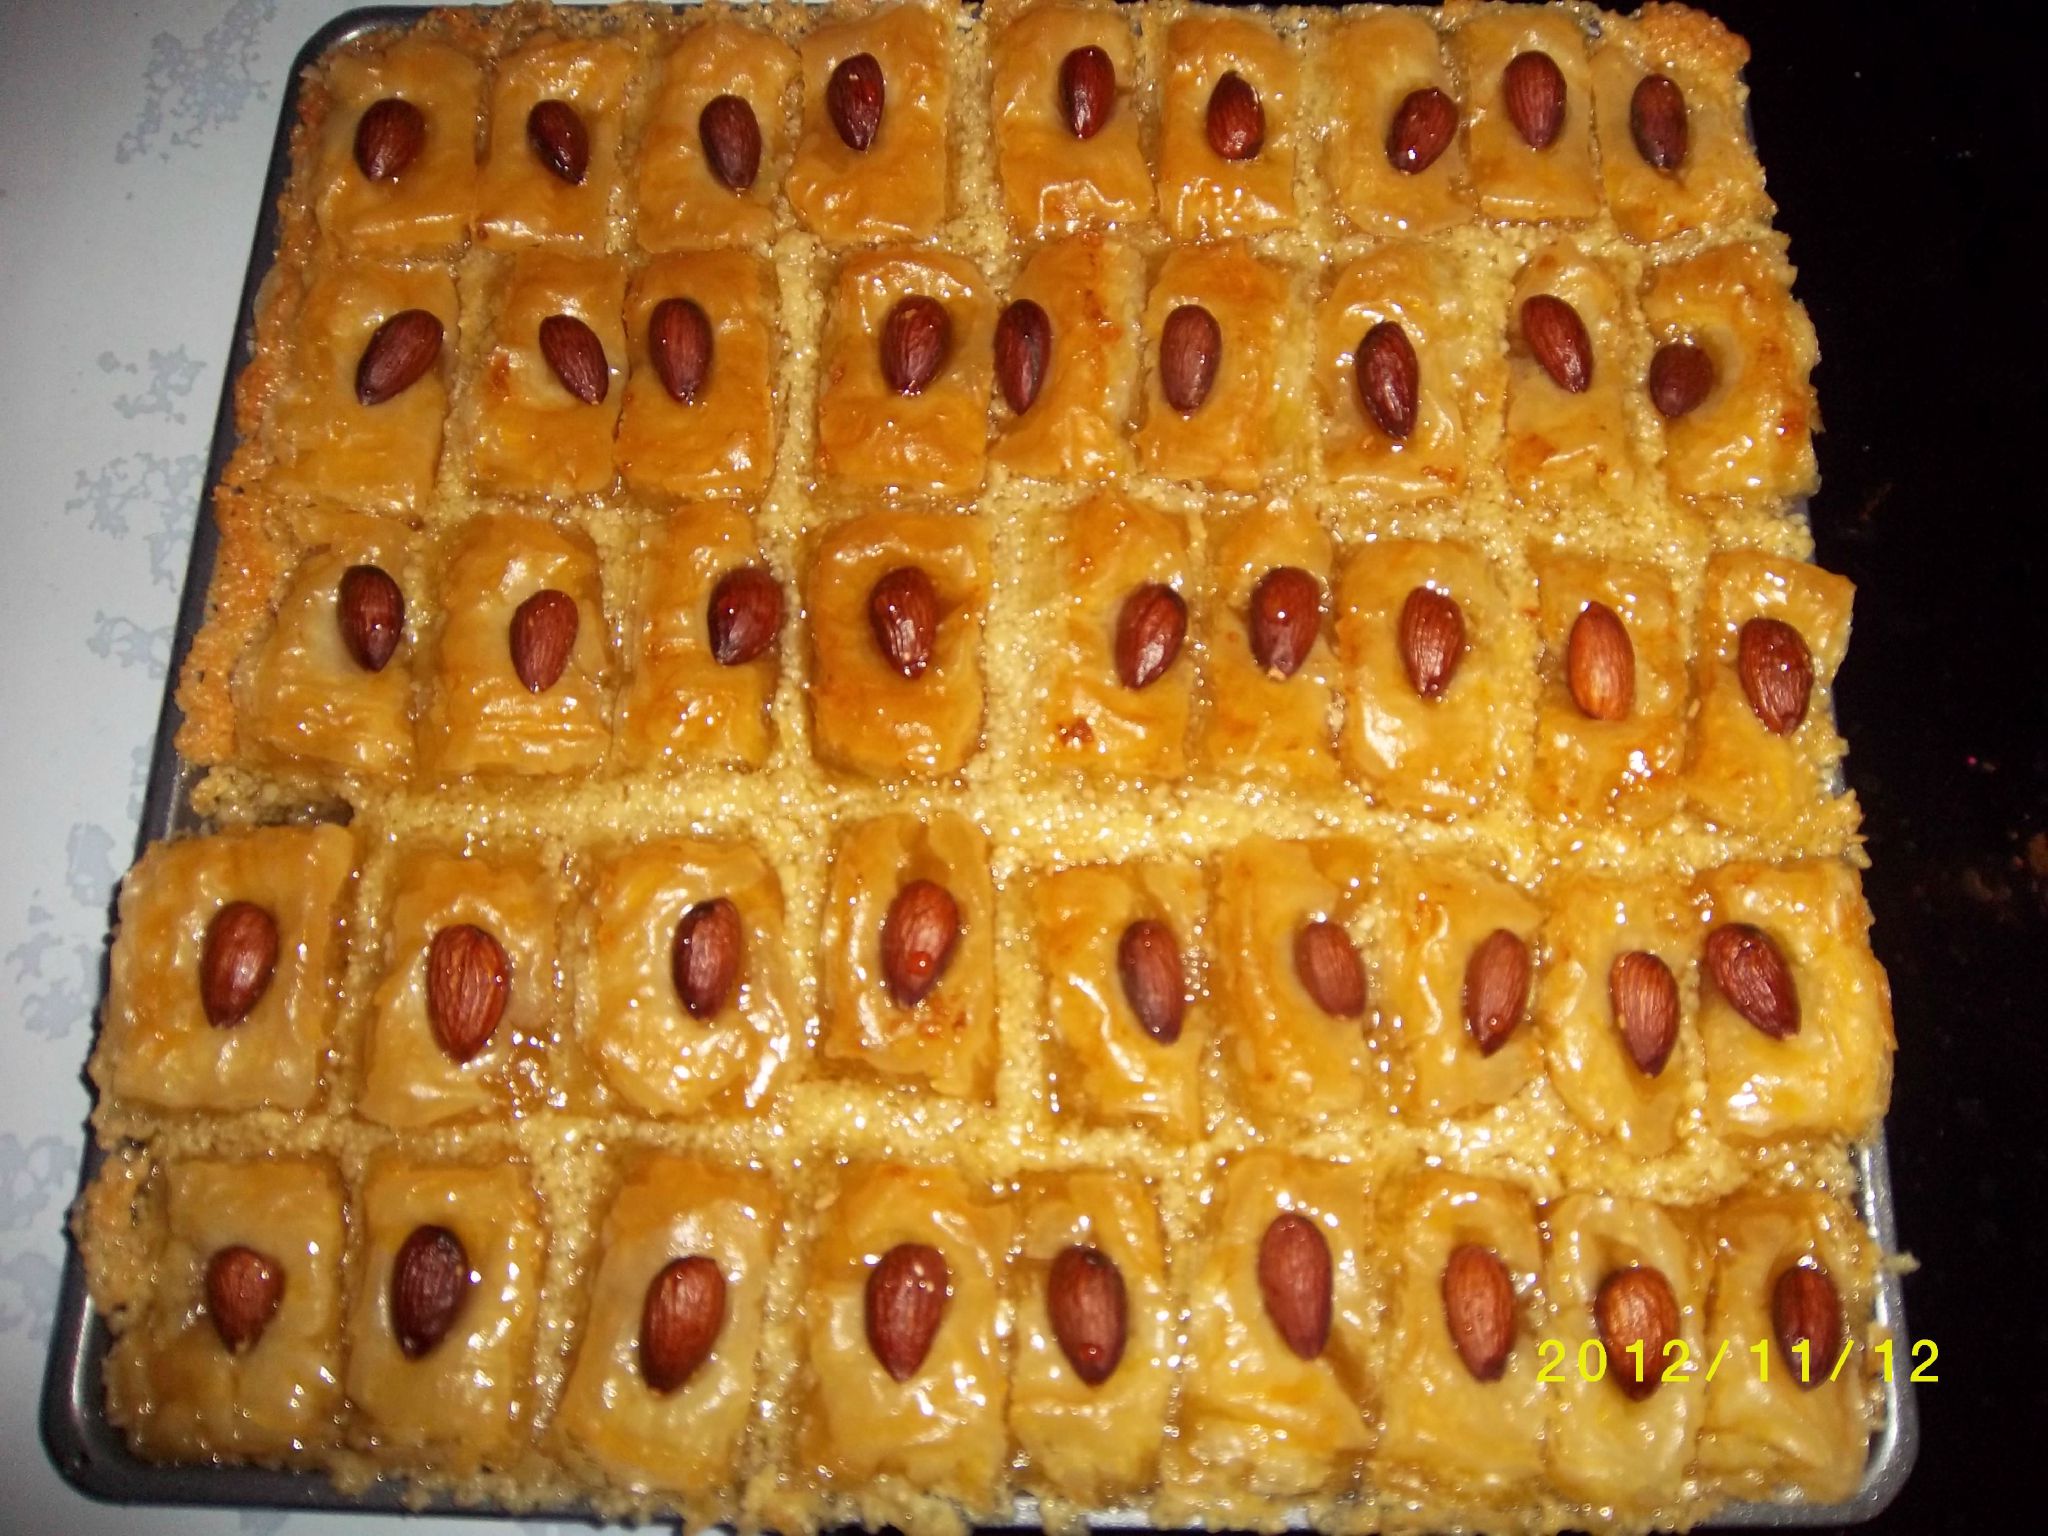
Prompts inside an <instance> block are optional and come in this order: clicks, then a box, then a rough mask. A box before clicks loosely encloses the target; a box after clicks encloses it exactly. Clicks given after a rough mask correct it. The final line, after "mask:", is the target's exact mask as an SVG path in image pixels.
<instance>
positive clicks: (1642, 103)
mask: <svg viewBox="0 0 2048 1536" xmlns="http://www.w3.org/2000/svg"><path fill="white" fill-rule="evenodd" d="M1628 131H1629V136H1630V137H1631V138H1633V139H1634V140H1635V141H1636V152H1637V153H1638V154H1640V155H1641V156H1642V157H1643V158H1644V159H1645V160H1647V161H1649V163H1650V164H1651V165H1653V166H1655V167H1656V168H1657V169H1658V170H1660V171H1675V170H1677V169H1678V168H1679V167H1680V166H1681V165H1683V164H1684V163H1685V148H1686V142H1687V139H1688V137H1689V134H1688V130H1687V127H1686V120H1685V92H1683V91H1681V90H1680V89H1679V88H1678V83H1677V82H1676V81H1675V80H1673V79H1672V78H1671V77H1670V76H1669V75H1645V76H1644V77H1643V78H1642V79H1641V81H1639V82H1638V83H1637V85H1636V90H1635V94H1634V95H1633V96H1631V97H1630V98H1629V101H1628Z"/></svg>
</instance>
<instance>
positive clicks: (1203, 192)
mask: <svg viewBox="0 0 2048 1536" xmlns="http://www.w3.org/2000/svg"><path fill="white" fill-rule="evenodd" d="M1163 71H1164V72H1163V74H1162V77H1161V80H1160V88H1159V198H1160V212H1161V213H1162V215H1163V216H1164V218H1165V221H1166V229H1167V233H1168V234H1170V235H1172V236H1173V238H1174V239H1176V240H1213V239H1216V238H1218V237H1219V236H1223V235H1255V234H1263V233H1265V232H1266V231H1268V230H1274V229H1287V228H1291V227H1292V226H1293V224H1294V221H1295V220H1294V155H1295V139H1296V136H1297V133H1298V129H1297V128H1296V119H1297V117H1298V116H1299V114H1300V111H1301V61H1300V58H1299V56H1298V55H1297V53H1296V51H1295V48H1294V46H1293V44H1292V43H1291V42H1288V41H1285V40H1283V39H1282V38H1281V37H1280V36H1279V35H1278V34H1277V33H1276V32H1275V31H1274V30H1273V27H1272V25H1271V23H1270V22H1269V21H1268V19H1267V18H1266V17H1265V16H1263V15H1259V14H1245V15H1232V14H1229V13H1228V12H1225V11H1220V10H1214V9H1205V8H1192V9H1190V10H1188V11H1186V12H1184V13H1183V14H1181V15H1180V16H1179V17H1178V18H1177V19H1175V20H1174V21H1173V22H1172V23H1171V24H1170V26H1169V27H1168V29H1167V33H1166V48H1165V58H1164V61H1163Z"/></svg>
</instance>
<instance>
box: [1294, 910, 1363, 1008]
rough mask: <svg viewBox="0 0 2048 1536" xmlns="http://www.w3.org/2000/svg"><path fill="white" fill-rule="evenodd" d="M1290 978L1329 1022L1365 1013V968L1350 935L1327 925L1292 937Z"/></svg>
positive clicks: (1306, 928)
mask: <svg viewBox="0 0 2048 1536" xmlns="http://www.w3.org/2000/svg"><path fill="white" fill-rule="evenodd" d="M1294 974H1295V975H1296V976H1297V977H1299V978H1300V980H1301V985H1302V988H1303V990H1305V991H1306V992H1307V993H1308V995H1309V997H1310V998H1311V999H1312V1000H1313V1001H1314V1002H1315V1005H1316V1006H1317V1007H1318V1008H1320V1009H1322V1010H1323V1012H1325V1013H1327V1014H1328V1015H1329V1016H1330V1017H1331V1018H1333V1019H1355V1018H1358V1017H1360V1016H1361V1015H1363V1014H1364V1012H1365V966H1364V963H1363V962H1361V961H1360V960H1359V958H1358V947H1357V946H1356V945H1355V944H1353V943H1352V942H1351V935H1350V934H1348V933H1346V932H1345V931H1344V930H1343V929H1342V928H1341V927H1339V926H1338V925H1337V924H1335V923H1333V922H1329V921H1322V922H1314V923H1308V924H1306V925H1304V926H1303V928H1302V930H1301V931H1300V932H1299V933H1297V934H1296V935H1295V936H1294Z"/></svg>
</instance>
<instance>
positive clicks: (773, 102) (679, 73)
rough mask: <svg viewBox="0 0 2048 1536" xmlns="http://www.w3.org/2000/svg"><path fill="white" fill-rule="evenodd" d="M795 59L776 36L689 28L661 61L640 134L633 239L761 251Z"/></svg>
mask: <svg viewBox="0 0 2048 1536" xmlns="http://www.w3.org/2000/svg"><path fill="white" fill-rule="evenodd" d="M796 73H797V61H796V54H795V53H794V52H793V51H791V49H790V47H789V45H788V44H787V43H785V42H783V41H782V40H781V39H780V38H778V37H776V36H775V35H774V34H772V33H769V32H765V31H762V30H760V29H758V28H755V27H749V26H746V25H743V24H742V23H741V22H740V21H738V20H737V19H736V18H734V17H732V16H725V15H717V16H711V17H709V18H708V19H706V20H701V21H697V22H695V23H693V24H692V25H691V26H689V27H687V28H686V29H685V30H684V31H683V32H682V34H681V35H680V36H679V37H678V38H677V39H676V40H675V43H674V45H673V46H672V47H670V48H669V49H668V52H667V54H666V56H665V57H664V58H663V59H662V61H661V66H660V74H659V77H658V78H659V84H658V85H656V86H655V88H654V98H653V104H652V105H651V106H650V107H649V109H648V114H647V123H646V126H645V127H644V128H643V129H642V130H641V136H640V149H639V163H640V179H639V183H638V188H639V190H638V204H639V206H638V208H637V210H636V222H635V226H634V233H635V235H636V236H637V237H638V239H639V242H640V244H641V246H642V247H643V248H645V249H647V250H650V251H657V252H659V251H683V250H701V249H703V248H706V247H709V246H726V245H753V246H758V245H763V244H766V243H767V242H768V241H769V240H772V239H773V238H774V237H775V233H776V226H777V223H778V220H777V217H776V211H775V193H776V188H777V187H778V186H779V185H780V184H781V180H782V176H781V173H782V169H783V168H784V167H785V166H786V165H787V164H788V162H789V153H790V132H789V118H788V113H787V112H786V111H785V108H784V98H785V97H786V95H787V94H788V92H789V88H790V86H791V84H792V83H794V81H795V80H796Z"/></svg>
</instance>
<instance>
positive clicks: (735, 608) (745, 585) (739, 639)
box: [704, 565, 782, 667]
mask: <svg viewBox="0 0 2048 1536" xmlns="http://www.w3.org/2000/svg"><path fill="white" fill-rule="evenodd" d="M704 618H705V629H706V631H707V633H708V634H709V636H710V640H711V659H712V660H713V661H716V662H717V663H718V664H719V665H720V666H721V667H741V666H745V665H746V664H747V663H748V662H750V661H752V660H753V659H754V658H755V657H756V656H759V655H761V654H763V653H764V652H765V651H766V650H767V649H768V647H769V646H771V645H773V644H774V643H775V637H776V635H777V634H779V633H780V632H781V630H782V585H781V583H779V582H778V581H776V579H775V578H774V577H773V576H771V575H769V574H768V572H766V571H764V570H762V569H761V567H760V566H758V565H742V566H736V567H734V568H733V569H732V570H730V571H727V572H726V573H725V574H724V575H723V576H721V577H719V578H718V585H717V586H715V587H713V588H712V589H711V605H710V608H709V609H708V610H707V612H706V613H705V616H704Z"/></svg>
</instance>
